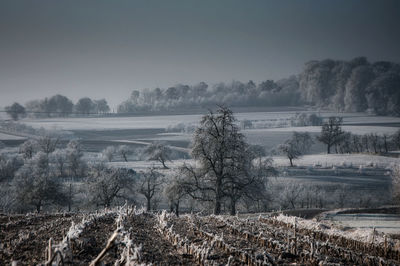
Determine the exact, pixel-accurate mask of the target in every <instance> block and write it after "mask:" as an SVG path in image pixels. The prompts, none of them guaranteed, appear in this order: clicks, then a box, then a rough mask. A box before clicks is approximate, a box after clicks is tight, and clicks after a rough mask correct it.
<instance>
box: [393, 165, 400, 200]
mask: <svg viewBox="0 0 400 266" xmlns="http://www.w3.org/2000/svg"><path fill="white" fill-rule="evenodd" d="M392 193H393V199H394V201H395V202H396V203H397V204H399V203H400V166H399V165H396V166H395V167H393V169H392Z"/></svg>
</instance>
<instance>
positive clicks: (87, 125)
mask: <svg viewBox="0 0 400 266" xmlns="http://www.w3.org/2000/svg"><path fill="white" fill-rule="evenodd" d="M296 113H297V112H294V111H287V112H248V113H246V112H243V113H236V114H235V116H236V118H237V119H238V120H239V121H242V120H245V119H247V120H251V121H276V120H286V119H290V118H292V117H293V116H295V114H296ZM319 114H320V115H321V116H322V117H328V116H331V115H337V116H342V117H343V121H344V124H363V123H368V124H371V123H373V124H387V123H400V118H399V117H380V116H371V115H368V114H363V113H323V112H321V113H319ZM201 117H202V115H199V114H196V115H165V116H133V117H90V118H48V119H33V120H28V119H25V120H23V122H24V123H26V124H27V125H30V126H33V127H35V128H40V127H43V128H45V129H49V130H53V129H64V130H107V129H143V128H144V129H151V128H167V127H168V126H170V125H176V124H179V123H186V124H193V123H198V122H199V121H200V118H201ZM318 128H319V127H318ZM349 129H350V130H356V129H354V128H352V127H350V128H349ZM287 130H289V131H291V130H292V129H287ZM310 130H313V129H311V128H310ZM310 130H307V131H310ZM374 130H376V129H374ZM389 131H390V130H389Z"/></svg>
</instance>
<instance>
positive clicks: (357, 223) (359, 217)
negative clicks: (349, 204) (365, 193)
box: [330, 213, 400, 234]
mask: <svg viewBox="0 0 400 266" xmlns="http://www.w3.org/2000/svg"><path fill="white" fill-rule="evenodd" d="M330 221H332V222H334V223H335V224H339V225H342V226H349V227H357V228H363V229H373V228H375V230H377V231H380V232H384V233H391V234H400V215H399V214H381V213H355V214H336V215H334V216H331V217H330Z"/></svg>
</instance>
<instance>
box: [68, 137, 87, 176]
mask: <svg viewBox="0 0 400 266" xmlns="http://www.w3.org/2000/svg"><path fill="white" fill-rule="evenodd" d="M65 152H66V162H67V164H68V165H67V166H68V174H69V176H70V177H72V178H82V177H84V176H85V170H86V168H87V166H86V162H85V161H84V160H83V159H82V156H83V151H82V147H81V144H80V142H79V141H78V140H71V141H70V142H69V143H68V144H67V148H66V150H65Z"/></svg>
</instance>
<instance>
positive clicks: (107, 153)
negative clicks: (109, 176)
mask: <svg viewBox="0 0 400 266" xmlns="http://www.w3.org/2000/svg"><path fill="white" fill-rule="evenodd" d="M115 152H116V149H115V147H114V146H108V147H106V148H105V149H104V150H103V151H102V152H101V154H102V155H103V157H104V158H105V159H107V160H108V161H109V162H111V161H112V160H113V158H114V154H115Z"/></svg>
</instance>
